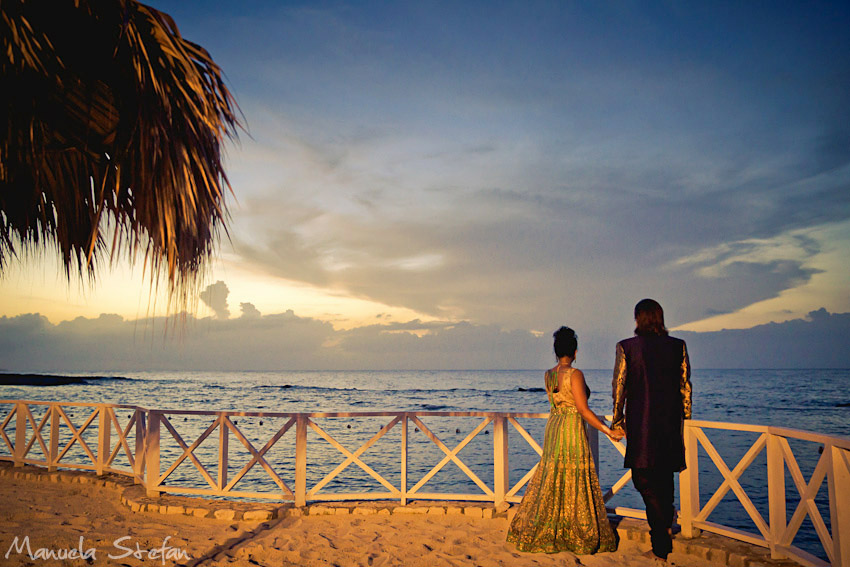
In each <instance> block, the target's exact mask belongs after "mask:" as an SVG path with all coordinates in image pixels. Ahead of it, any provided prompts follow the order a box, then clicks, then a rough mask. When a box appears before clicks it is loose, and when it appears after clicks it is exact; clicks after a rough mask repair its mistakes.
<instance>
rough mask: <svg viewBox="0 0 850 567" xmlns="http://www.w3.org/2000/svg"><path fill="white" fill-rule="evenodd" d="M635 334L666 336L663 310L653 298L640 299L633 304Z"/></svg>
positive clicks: (641, 335) (640, 335)
mask: <svg viewBox="0 0 850 567" xmlns="http://www.w3.org/2000/svg"><path fill="white" fill-rule="evenodd" d="M635 324H636V326H635V334H636V335H638V336H639V337H644V336H647V335H661V336H667V328H666V327H665V326H664V310H663V309H662V308H661V304H660V303H658V302H657V301H655V300H654V299H641V300H640V301H638V304H637V305H635Z"/></svg>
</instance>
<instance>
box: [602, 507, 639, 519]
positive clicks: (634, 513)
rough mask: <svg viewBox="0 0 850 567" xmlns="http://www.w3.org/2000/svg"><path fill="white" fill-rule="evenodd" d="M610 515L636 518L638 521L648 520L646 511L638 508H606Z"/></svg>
mask: <svg viewBox="0 0 850 567" xmlns="http://www.w3.org/2000/svg"><path fill="white" fill-rule="evenodd" d="M605 510H606V511H607V512H608V513H609V514H615V515H617V516H622V517H624V518H635V519H637V520H645V519H646V510H638V509H636V508H624V507H622V506H617V507H616V508H605Z"/></svg>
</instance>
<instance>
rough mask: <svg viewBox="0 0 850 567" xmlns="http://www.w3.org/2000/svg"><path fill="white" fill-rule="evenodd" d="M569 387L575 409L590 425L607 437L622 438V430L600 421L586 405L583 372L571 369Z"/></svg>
mask: <svg viewBox="0 0 850 567" xmlns="http://www.w3.org/2000/svg"><path fill="white" fill-rule="evenodd" d="M570 388H571V391H572V393H573V400H575V403H576V410H578V413H579V414H580V415H581V417H582V418H583V419H584V420H585V421H586V422H587V423H589V424H590V425H591V427H594V428H596V429H598V430H599V431H601V432H602V433H604V434H605V435H607V436H608V437H610V438H612V439H615V440H620V439H622V438H623V432H622V431H621V430H617V431H612V430H611V428H609V427H608V426H607V425H605V424H604V423H602V420H601V419H599V417H598V416H597V415H596V414H595V413H593V410H591V409H590V408H589V407H588V406H587V384H585V382H584V373H583V372H582V371H581V370H578V369H576V370H573V372H572V374H571V375H570Z"/></svg>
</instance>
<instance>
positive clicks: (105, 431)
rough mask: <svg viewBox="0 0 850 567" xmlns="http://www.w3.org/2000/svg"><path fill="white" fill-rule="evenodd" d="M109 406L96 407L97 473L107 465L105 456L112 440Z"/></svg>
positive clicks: (101, 472)
mask: <svg viewBox="0 0 850 567" xmlns="http://www.w3.org/2000/svg"><path fill="white" fill-rule="evenodd" d="M109 411H111V409H110V408H108V407H106V406H105V405H102V406H100V407H99V408H98V409H97V416H98V426H97V474H98V476H99V475H102V474H103V473H104V469H105V468H106V466H107V462H106V461H107V458H108V454H109V445H110V442H111V441H112V428H111V427H110V426H111V425H112V423H111V422H110V421H109V415H108V412H109Z"/></svg>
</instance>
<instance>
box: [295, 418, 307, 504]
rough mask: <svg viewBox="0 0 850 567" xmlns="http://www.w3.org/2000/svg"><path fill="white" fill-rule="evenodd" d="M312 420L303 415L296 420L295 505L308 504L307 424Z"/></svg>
mask: <svg viewBox="0 0 850 567" xmlns="http://www.w3.org/2000/svg"><path fill="white" fill-rule="evenodd" d="M308 423H310V419H309V418H308V417H307V416H306V415H304V414H301V415H299V416H297V417H296V419H295V505H296V506H298V507H303V506H304V505H305V504H306V503H307V424H308Z"/></svg>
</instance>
